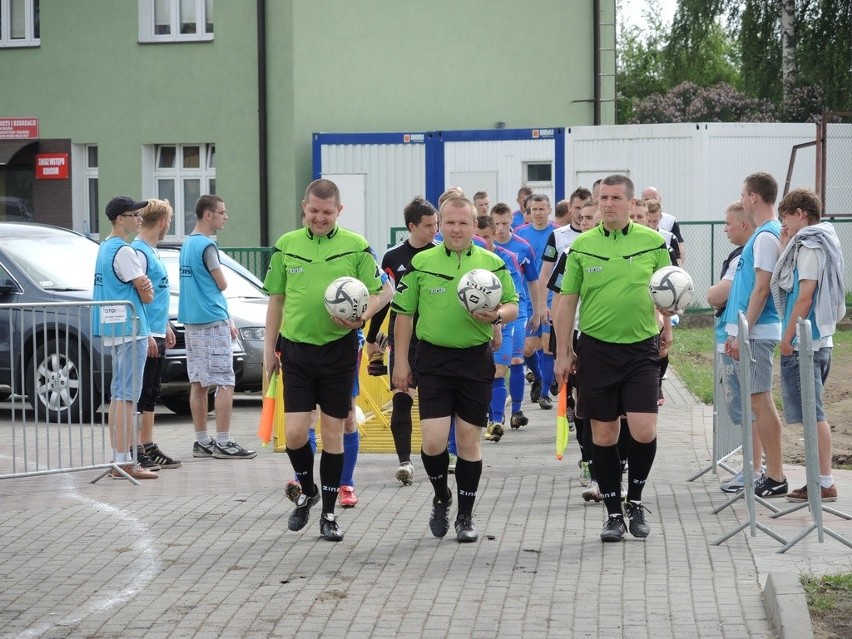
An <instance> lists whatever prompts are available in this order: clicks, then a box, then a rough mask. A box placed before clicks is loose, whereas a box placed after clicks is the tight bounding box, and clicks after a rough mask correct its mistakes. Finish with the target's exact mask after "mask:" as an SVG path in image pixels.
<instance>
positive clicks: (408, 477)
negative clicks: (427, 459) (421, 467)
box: [395, 461, 414, 486]
mask: <svg viewBox="0 0 852 639" xmlns="http://www.w3.org/2000/svg"><path fill="white" fill-rule="evenodd" d="M395 477H396V478H397V479H398V480H399V481H401V482H402V485H403V486H411V484H413V483H414V466H412V465H411V462H410V461H407V462H402V463H401V464H400V465H399V468H397V469H396V475H395Z"/></svg>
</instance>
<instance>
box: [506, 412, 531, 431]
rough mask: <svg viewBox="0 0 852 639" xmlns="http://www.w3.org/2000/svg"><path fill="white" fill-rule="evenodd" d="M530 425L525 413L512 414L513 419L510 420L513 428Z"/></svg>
mask: <svg viewBox="0 0 852 639" xmlns="http://www.w3.org/2000/svg"><path fill="white" fill-rule="evenodd" d="M529 423H530V420H528V419H527V416H526V415H524V412H523V411H520V410H519V411H518V412H517V413H512V418H511V419H510V420H509V425H510V426H511V427H512V428H520V427H521V426H526V425H527V424H529Z"/></svg>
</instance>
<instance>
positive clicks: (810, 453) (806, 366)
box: [771, 319, 852, 553]
mask: <svg viewBox="0 0 852 639" xmlns="http://www.w3.org/2000/svg"><path fill="white" fill-rule="evenodd" d="M796 331H797V333H798V337H799V384H800V385H801V389H802V426H803V428H804V435H805V475H806V477H807V485H808V501H807V502H805V503H803V504H799V505H797V506H793V507H792V508H789V509H788V510H783V511H781V512H777V513H775V514H774V515H771V516H772V517H775V518H777V517H783V516H784V515H787V514H789V513H792V512H795V511H797V510H799V509H801V508H810V511H811V517H812V518H813V524H812V525H811V526H809V527H808V528H806V529H805V530H804V531H803V532H802V534H800V535H799V536H798V537H796V538H795V539H792V540H790V542H789V543H787V544H786V545H785V546H784V547H783V548H781V550H779V551H778V552H779V553H783V552H787V551H788V550H790V548H792V547H793V546H795V545H796V544H797V543H799V542H800V541H802V539H804V538H805V537H807V536H808V535H809V534H811V533H812V532H813V531H814V530H816V531H817V539H818V540H819V543H824V540H825V537H824V534H825V535H829V536H830V537H833V538H834V539H836V540H837V541H839V542H840V543H842V544H845V545H847V546H848V547H850V548H852V542H850V541H849V540H848V539H846V538H845V537H844V536H843V535H841V534H839V533H836V532H834V531H833V530H830V529H828V528H826V527H825V526H823V523H822V513H823V511H825V512H827V513H831V514H832V515H837V516H838V517H841V518H843V519H852V515H848V514H846V513H844V512H841V511H839V510H835V509H833V508H829V507H828V506H824V505H823V503H822V491H821V490H820V487H819V445H818V443H817V418H816V389H815V387H814V350H813V339H812V337H811V322H810V320H802V319H800V320H799V322H798V324H797V326H796Z"/></svg>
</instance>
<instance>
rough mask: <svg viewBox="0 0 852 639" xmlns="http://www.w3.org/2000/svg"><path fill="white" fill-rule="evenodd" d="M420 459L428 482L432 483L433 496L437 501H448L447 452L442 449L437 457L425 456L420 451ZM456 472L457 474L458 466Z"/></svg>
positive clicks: (448, 456) (448, 463)
mask: <svg viewBox="0 0 852 639" xmlns="http://www.w3.org/2000/svg"><path fill="white" fill-rule="evenodd" d="M420 458H421V459H422V460H423V469H424V470H425V471H426V474H427V475H428V476H429V481H430V482H432V488H434V489H435V496H436V497H437V498H438V499H448V498H449V497H450V489H449V488H448V486H447V469H448V468H449V467H450V453H449V451H447V450H446V449H444V451H443V452H441V453H438V454H437V455H427V454H426V453H424V452H423V450H422V449H421V451H420ZM456 472H458V464H457V465H456Z"/></svg>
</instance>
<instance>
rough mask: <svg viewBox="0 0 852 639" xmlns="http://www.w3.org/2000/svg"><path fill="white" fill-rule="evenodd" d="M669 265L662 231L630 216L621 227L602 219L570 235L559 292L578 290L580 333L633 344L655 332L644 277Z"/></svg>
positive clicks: (649, 276)
mask: <svg viewBox="0 0 852 639" xmlns="http://www.w3.org/2000/svg"><path fill="white" fill-rule="evenodd" d="M664 266H671V258H670V257H669V253H668V251H667V250H666V244H665V240H663V238H662V236H661V235H660V234H659V233H657V232H656V231H653V230H651V229H649V228H648V227H646V226H641V225H639V224H634V223H633V222H630V223H629V224H628V225H627V226H626V227H625V228H624V229H622V230H620V231H614V232H613V231H607V230H606V229H605V228H604V226H603V224H599V225H598V226H596V227H595V228H593V229H591V230H589V231H587V232H586V233H583V234H582V235H580V236H579V237H577V238H575V239H574V241H573V243H572V244H571V248H570V249H569V251H568V256H567V260H566V264H565V276H564V277H563V279H562V293H563V294H569V293H579V294H580V301H581V303H580V324H579V329H580V331H581V332H582V333H584V334H586V335H590V336H591V337H594V338H596V339H599V340H602V341H604V342H611V343H615V344H633V343H636V342H640V341H642V340H645V339H648V338H649V337H653V336H654V335H657V334H658V333H659V328H658V327H657V318H656V314H655V313H654V302H653V301H652V300H651V296H650V295H649V294H648V283H649V282H650V281H651V275H652V274H653V273H654V271H656V270H658V269H660V268H662V267H664Z"/></svg>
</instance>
